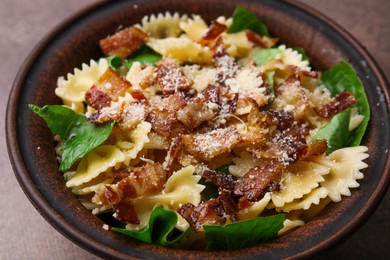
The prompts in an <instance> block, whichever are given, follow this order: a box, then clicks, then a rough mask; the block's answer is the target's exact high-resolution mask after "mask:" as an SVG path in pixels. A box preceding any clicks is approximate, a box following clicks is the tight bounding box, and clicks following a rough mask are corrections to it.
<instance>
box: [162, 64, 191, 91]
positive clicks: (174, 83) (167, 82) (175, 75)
mask: <svg viewBox="0 0 390 260" xmlns="http://www.w3.org/2000/svg"><path fill="white" fill-rule="evenodd" d="M157 83H158V86H159V87H160V89H161V91H162V92H163V93H164V94H173V93H175V92H176V91H181V90H188V89H190V88H191V86H192V85H193V84H194V83H193V82H192V81H191V80H189V79H188V78H187V77H186V76H185V74H184V71H183V70H182V69H181V68H180V67H179V66H178V64H177V63H176V61H175V60H173V59H170V58H163V59H162V60H160V61H158V62H157Z"/></svg>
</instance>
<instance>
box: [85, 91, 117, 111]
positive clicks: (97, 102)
mask: <svg viewBox="0 0 390 260" xmlns="http://www.w3.org/2000/svg"><path fill="white" fill-rule="evenodd" d="M85 101H86V102H87V104H88V105H89V106H91V107H93V108H94V109H96V110H101V109H102V108H103V107H108V106H109V105H110V103H111V101H112V99H111V98H110V96H108V95H107V94H106V93H105V92H104V91H101V90H100V89H98V88H97V87H96V86H92V88H90V89H89V90H88V91H87V92H86V93H85Z"/></svg>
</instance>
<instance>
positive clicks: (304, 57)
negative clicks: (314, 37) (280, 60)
mask: <svg viewBox="0 0 390 260" xmlns="http://www.w3.org/2000/svg"><path fill="white" fill-rule="evenodd" d="M292 49H293V50H295V51H297V52H298V53H299V54H301V55H302V60H307V61H309V62H310V59H309V56H307V54H306V51H305V49H304V48H300V47H294V48H292Z"/></svg>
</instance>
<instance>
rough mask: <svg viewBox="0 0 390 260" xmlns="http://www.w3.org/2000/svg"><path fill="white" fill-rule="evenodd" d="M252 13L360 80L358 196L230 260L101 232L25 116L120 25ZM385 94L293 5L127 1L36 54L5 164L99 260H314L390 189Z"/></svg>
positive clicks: (315, 57) (17, 101)
mask: <svg viewBox="0 0 390 260" xmlns="http://www.w3.org/2000/svg"><path fill="white" fill-rule="evenodd" d="M238 4H239V5H241V6H244V7H245V8H247V9H249V10H251V11H252V12H254V13H255V14H256V15H257V16H258V17H259V18H260V19H261V20H262V21H263V22H264V23H265V24H266V25H267V26H268V28H269V30H270V32H271V34H272V35H275V36H277V37H279V38H280V43H284V44H286V45H287V46H290V47H303V48H304V49H305V50H306V52H307V54H308V56H309V57H310V60H311V64H312V66H313V67H314V69H316V70H325V69H327V68H329V67H330V66H332V65H333V64H336V63H338V62H339V61H340V60H346V61H348V62H350V63H351V64H352V65H353V67H354V68H355V70H356V71H357V73H358V75H359V77H360V78H361V80H362V82H363V84H364V86H365V88H366V92H367V96H368V100H369V103H370V104H371V114H372V115H373V117H372V119H371V121H370V123H369V127H368V131H367V133H366V135H365V138H364V140H363V144H364V145H366V146H368V148H369V151H368V152H369V154H370V155H371V156H370V158H368V159H367V160H366V162H367V163H368V165H369V167H368V169H366V170H365V171H364V174H365V178H364V179H363V180H362V181H361V186H360V188H358V189H354V190H353V191H352V196H350V197H344V199H343V200H342V202H340V203H334V204H331V205H329V206H328V207H326V208H325V210H324V211H323V212H322V213H321V214H320V215H319V216H318V217H316V218H314V219H313V220H311V221H309V222H308V223H306V224H305V225H304V226H303V227H301V228H299V229H297V230H295V231H294V232H292V233H290V234H288V235H286V236H283V237H280V238H278V239H276V240H275V241H273V242H270V243H267V244H265V245H261V246H256V247H251V248H246V249H243V250H237V251H232V252H204V251H201V252H200V251H189V250H177V249H170V248H164V247H160V246H157V245H149V244H144V243H140V242H137V241H134V240H132V239H130V238H127V237H124V236H122V235H119V234H115V233H112V232H110V231H106V230H104V229H103V228H102V225H103V222H102V221H101V220H99V219H98V218H97V217H95V216H93V215H92V214H91V212H90V211H88V210H87V209H86V208H84V207H83V206H82V205H81V203H80V202H79V201H78V200H77V198H76V197H75V196H74V195H73V194H72V193H71V192H70V190H68V188H67V187H66V186H65V183H64V179H63V177H62V175H61V174H60V173H59V171H58V164H57V162H56V158H55V152H54V147H53V140H52V135H51V133H50V131H49V129H48V128H47V125H46V123H45V122H44V121H43V120H40V119H38V117H37V116H36V115H35V114H33V112H31V110H29V109H28V107H27V105H28V104H30V103H33V104H36V105H38V106H43V105H47V104H60V99H59V98H58V97H56V96H55V94H54V89H55V87H56V81H57V77H59V76H62V75H66V74H67V73H68V72H72V71H73V68H75V67H79V66H80V64H82V63H83V62H88V61H89V60H90V59H96V58H98V57H100V56H101V55H102V54H101V52H100V48H99V44H98V42H99V39H102V38H104V37H106V36H107V35H109V34H112V33H113V32H115V31H116V30H117V29H118V28H120V27H121V26H130V25H133V24H135V23H139V22H140V21H141V19H142V17H143V16H144V15H150V14H156V13H160V12H164V13H165V12H166V11H170V12H171V13H173V12H179V13H187V14H200V15H202V17H204V18H205V19H206V20H207V21H211V20H212V19H215V18H216V17H218V16H220V15H224V16H226V17H230V16H231V15H232V12H233V10H234V9H235V7H236V6H237V5H238ZM389 89H390V87H389V85H388V83H387V82H386V80H385V78H384V76H383V74H382V73H381V71H380V69H379V68H378V66H377V64H376V63H375V62H374V61H373V59H372V58H371V56H370V55H369V54H368V53H367V51H366V50H365V49H364V48H363V47H362V46H361V45H360V44H359V43H358V42H357V41H356V40H355V39H354V38H353V37H351V35H349V34H348V33H347V32H346V31H344V30H343V29H341V28H340V27H339V26H338V25H336V24H335V23H334V22H332V21H331V20H330V19H328V18H327V17H325V16H323V15H321V14H320V13H318V12H316V11H314V10H313V9H310V8H308V7H306V6H304V5H303V4H300V3H298V2H295V1H271V0H265V1H249V0H235V1H226V0H208V1H201V0H186V1H183V0H167V1H151V0H142V1H141V0H138V1H136V0H129V1H106V2H103V3H96V4H94V5H93V6H91V7H90V8H87V9H86V10H83V11H82V12H80V13H77V14H75V15H74V16H72V17H71V18H70V19H68V20H67V21H65V22H64V23H63V24H62V25H61V26H59V27H58V28H56V29H55V30H54V31H52V32H51V33H50V34H49V35H48V36H47V37H46V38H44V39H43V40H42V41H41V42H40V44H39V45H38V46H37V47H36V48H35V49H34V50H33V52H32V53H31V55H30V56H29V57H28V58H27V60H26V62H25V63H24V65H23V67H22V68H21V69H20V72H19V74H18V76H17V78H16V80H15V83H14V86H13V88H12V91H11V93H10V97H9V103H8V110H7V116H6V136H7V145H8V151H9V156H10V159H11V162H12V165H13V169H14V172H15V175H16V177H17V179H18V181H19V183H20V185H21V187H22V188H23V190H24V192H25V193H26V195H27V197H28V198H29V199H30V200H31V202H32V203H33V204H34V206H35V207H36V208H37V210H38V211H39V212H40V213H41V214H42V216H43V217H45V218H46V220H47V221H48V222H50V223H51V224H52V225H53V226H54V227H55V228H56V229H57V230H58V231H59V232H61V233H62V234H63V235H65V236H66V237H68V238H69V239H70V240H72V241H73V242H74V243H76V244H78V245H79V246H81V247H83V248H84V249H86V250H88V251H89V252H91V253H93V254H96V255H98V256H101V257H103V258H110V259H112V258H128V257H135V258H193V259H195V258H196V259H197V258H201V257H212V258H225V257H229V258H230V257H232V258H235V257H240V258H243V259H258V258H259V257H264V258H267V259H268V258H284V257H302V256H305V257H308V256H313V255H315V254H317V253H318V252H320V251H322V250H324V249H326V248H328V247H330V246H332V245H334V244H336V243H337V242H339V241H340V240H341V239H343V238H345V237H346V236H348V235H349V234H350V233H351V232H352V231H354V230H356V229H357V228H358V227H359V226H361V225H362V223H363V221H364V220H365V219H367V217H368V216H369V215H370V214H371V213H372V212H373V210H374V209H375V208H376V206H377V205H378V204H379V202H380V200H381V198H382V196H383V195H384V192H385V190H386V188H387V186H388V183H389V175H390V171H389V168H390V159H389V154H390V153H389V151H388V149H389V143H390V142H389V132H390V131H389V129H390V128H389V122H390V120H389V112H388V111H390V108H389Z"/></svg>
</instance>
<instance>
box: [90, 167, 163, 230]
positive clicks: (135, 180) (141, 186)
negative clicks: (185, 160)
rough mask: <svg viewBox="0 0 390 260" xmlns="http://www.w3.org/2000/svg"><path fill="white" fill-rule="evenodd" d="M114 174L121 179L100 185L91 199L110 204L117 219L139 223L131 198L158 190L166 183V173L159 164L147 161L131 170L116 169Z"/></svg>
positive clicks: (154, 192)
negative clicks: (115, 182)
mask: <svg viewBox="0 0 390 260" xmlns="http://www.w3.org/2000/svg"><path fill="white" fill-rule="evenodd" d="M115 175H118V176H121V178H122V179H121V180H120V181H119V182H118V183H117V184H113V185H102V186H100V188H99V189H98V190H97V191H96V193H95V196H94V198H92V201H93V202H95V203H98V204H103V205H112V207H113V209H114V211H115V213H116V214H115V216H116V218H117V219H118V220H121V221H125V222H127V223H132V224H139V220H138V217H137V214H136V212H135V209H134V206H133V204H132V202H131V199H134V198H137V197H139V196H141V195H144V194H156V193H158V192H160V191H161V190H162V189H163V188H164V185H165V183H166V180H167V173H166V172H165V171H164V169H163V167H162V165H161V164H158V163H154V164H151V163H148V164H146V165H145V166H142V167H138V168H135V169H133V170H132V169H122V170H118V171H116V172H115Z"/></svg>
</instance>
